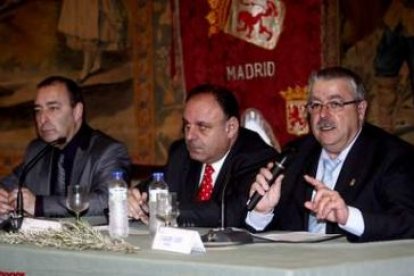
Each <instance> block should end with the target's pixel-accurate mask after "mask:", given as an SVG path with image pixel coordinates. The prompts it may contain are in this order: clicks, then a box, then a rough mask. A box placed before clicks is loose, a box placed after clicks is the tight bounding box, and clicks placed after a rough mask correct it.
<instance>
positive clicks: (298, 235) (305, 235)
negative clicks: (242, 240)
mask: <svg viewBox="0 0 414 276" xmlns="http://www.w3.org/2000/svg"><path fill="white" fill-rule="evenodd" d="M252 236H253V237H254V238H255V239H258V241H260V240H261V241H269V242H292V243H295V242H296V243H300V242H321V241H326V240H331V239H335V238H339V237H340V236H341V235H340V234H320V233H311V232H271V233H258V234H252Z"/></svg>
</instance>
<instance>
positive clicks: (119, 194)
mask: <svg viewBox="0 0 414 276" xmlns="http://www.w3.org/2000/svg"><path fill="white" fill-rule="evenodd" d="M122 176H123V172H122V171H119V170H117V171H114V172H112V180H111V181H110V182H109V187H108V189H109V198H108V201H109V202H108V205H109V227H108V228H109V235H110V236H111V238H113V239H122V238H126V237H128V233H129V225H128V201H127V192H128V186H127V184H126V182H125V181H124V179H123V178H122Z"/></svg>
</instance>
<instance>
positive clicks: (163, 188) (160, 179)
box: [148, 172, 168, 235]
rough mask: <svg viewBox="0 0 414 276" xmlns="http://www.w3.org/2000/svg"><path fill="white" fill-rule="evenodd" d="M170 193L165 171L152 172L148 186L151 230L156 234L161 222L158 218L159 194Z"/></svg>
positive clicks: (151, 232) (152, 233)
mask: <svg viewBox="0 0 414 276" xmlns="http://www.w3.org/2000/svg"><path fill="white" fill-rule="evenodd" d="M159 193H165V194H168V185H167V183H165V180H164V173H162V172H155V173H153V174H152V182H151V183H150V185H149V188H148V194H149V231H150V234H151V235H155V233H156V232H157V229H158V227H159V226H160V224H161V222H160V221H159V220H158V219H157V194H159Z"/></svg>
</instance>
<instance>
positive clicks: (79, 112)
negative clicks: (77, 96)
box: [73, 103, 83, 122]
mask: <svg viewBox="0 0 414 276" xmlns="http://www.w3.org/2000/svg"><path fill="white" fill-rule="evenodd" d="M73 117H74V118H75V121H77V122H79V121H82V117H83V104H82V103H77V104H76V105H75V107H74V108H73Z"/></svg>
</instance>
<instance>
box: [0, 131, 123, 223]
mask: <svg viewBox="0 0 414 276" xmlns="http://www.w3.org/2000/svg"><path fill="white" fill-rule="evenodd" d="M87 129H88V131H85V132H83V133H84V135H85V137H82V141H83V142H82V144H81V145H80V146H79V147H78V148H77V151H76V153H75V157H74V162H73V168H72V173H71V177H70V184H80V185H83V186H87V187H88V190H89V193H90V205H89V209H88V210H87V213H86V214H87V215H103V214H104V209H106V208H107V205H108V187H107V183H108V181H109V180H110V179H111V173H112V171H113V170H115V169H122V170H124V171H125V173H126V180H127V181H128V180H129V173H130V172H129V171H130V159H129V156H128V152H127V149H126V147H125V146H124V145H123V144H122V143H120V142H118V141H116V140H114V139H113V138H111V137H109V136H108V135H105V134H104V133H102V132H100V131H98V130H93V129H91V128H89V127H87ZM45 146H47V144H46V143H45V142H43V141H42V140H41V139H35V140H33V141H32V142H31V143H30V144H29V146H28V148H27V149H26V153H25V156H24V161H23V164H22V165H20V166H18V167H17V168H16V169H15V170H14V171H13V173H12V174H11V175H9V176H7V177H5V178H4V179H2V180H1V181H0V183H1V184H2V186H4V187H5V188H6V189H8V190H11V189H13V188H15V187H17V186H18V184H17V183H18V182H19V177H20V175H21V173H22V170H23V169H24V167H25V166H26V165H27V163H28V162H30V160H32V159H33V157H34V156H36V154H37V153H38V152H39V151H40V150H42V149H43V148H44V147H45ZM55 150H56V149H54V148H53V149H51V150H49V151H47V152H46V155H45V156H44V157H43V158H42V159H41V160H39V162H37V163H36V164H35V166H34V167H33V168H32V169H31V170H29V171H28V173H27V175H26V177H25V181H24V187H27V188H29V189H30V190H31V191H32V192H33V193H34V194H35V195H36V198H37V199H36V200H41V202H42V205H43V206H42V207H43V208H42V209H43V215H44V216H50V217H56V216H69V215H70V214H69V212H68V210H67V209H66V206H65V194H61V193H59V194H54V192H53V190H54V189H52V187H51V185H54V184H51V177H52V166H53V164H52V163H53V161H52V159H53V154H54V153H53V151H55Z"/></svg>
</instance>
